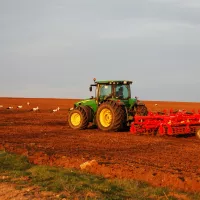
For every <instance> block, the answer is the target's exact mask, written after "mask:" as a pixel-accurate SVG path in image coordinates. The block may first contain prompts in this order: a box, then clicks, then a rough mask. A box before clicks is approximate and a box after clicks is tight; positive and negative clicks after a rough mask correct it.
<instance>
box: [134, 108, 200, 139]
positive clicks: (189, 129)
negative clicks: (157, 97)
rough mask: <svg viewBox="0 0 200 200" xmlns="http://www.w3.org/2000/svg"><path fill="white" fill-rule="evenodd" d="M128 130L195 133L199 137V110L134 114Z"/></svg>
mask: <svg viewBox="0 0 200 200" xmlns="http://www.w3.org/2000/svg"><path fill="white" fill-rule="evenodd" d="M130 131H131V133H133V134H138V133H139V134H153V135H157V134H158V135H183V134H194V133H195V134H196V135H197V137H199V138H200V110H199V111H198V112H197V113H195V112H194V111H193V112H186V111H185V110H179V111H173V110H172V109H171V110H170V111H169V112H167V111H166V110H164V111H163V112H156V113H153V112H149V114H148V115H147V116H135V117H134V121H133V122H132V123H131V127H130Z"/></svg>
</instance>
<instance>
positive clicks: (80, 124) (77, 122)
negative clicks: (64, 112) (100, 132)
mask: <svg viewBox="0 0 200 200" xmlns="http://www.w3.org/2000/svg"><path fill="white" fill-rule="evenodd" d="M68 124H69V126H70V127H71V128H73V129H86V128H87V126H88V124H89V120H88V115H87V112H86V109H84V107H83V106H79V107H77V108H75V109H73V110H72V111H70V112H69V114H68Z"/></svg>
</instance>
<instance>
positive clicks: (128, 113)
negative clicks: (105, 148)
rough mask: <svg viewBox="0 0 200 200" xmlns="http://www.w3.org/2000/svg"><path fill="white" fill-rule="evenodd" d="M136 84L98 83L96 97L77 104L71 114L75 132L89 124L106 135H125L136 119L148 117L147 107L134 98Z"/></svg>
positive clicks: (125, 82)
mask: <svg viewBox="0 0 200 200" xmlns="http://www.w3.org/2000/svg"><path fill="white" fill-rule="evenodd" d="M131 84H132V81H126V80H108V81H96V79H94V84H91V85H90V88H89V89H90V91H92V88H93V87H95V97H93V96H92V97H91V98H90V99H85V100H82V101H79V102H76V103H75V104H74V107H73V108H70V110H69V113H68V123H69V126H70V127H71V128H73V129H86V128H87V127H88V125H89V123H93V124H94V125H97V126H98V128H99V129H100V130H103V131H122V130H123V129H124V128H125V127H127V126H129V125H130V123H131V122H132V121H133V119H134V116H135V115H141V116H145V115H147V114H148V111H147V107H146V106H145V104H144V103H142V102H141V101H139V100H138V99H137V97H135V98H131V89H130V85H131Z"/></svg>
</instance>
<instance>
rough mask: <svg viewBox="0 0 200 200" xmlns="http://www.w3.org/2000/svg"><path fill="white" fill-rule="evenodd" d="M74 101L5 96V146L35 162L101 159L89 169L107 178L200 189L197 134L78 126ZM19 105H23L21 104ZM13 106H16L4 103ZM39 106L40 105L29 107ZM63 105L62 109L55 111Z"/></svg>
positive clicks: (1, 124)
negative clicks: (72, 121)
mask: <svg viewBox="0 0 200 200" xmlns="http://www.w3.org/2000/svg"><path fill="white" fill-rule="evenodd" d="M28 101H29V102H30V105H29V106H28V105H27V104H26V102H28ZM75 101H76V100H69V99H25V98H0V105H4V108H0V119H1V120H0V149H5V150H6V151H9V152H15V153H18V154H23V155H26V156H28V157H29V159H30V161H31V162H32V163H35V164H48V165H55V166H62V167H70V168H77V169H80V164H82V163H83V162H86V161H88V160H93V159H95V160H96V161H97V162H98V163H99V165H97V166H95V167H93V168H91V169H90V171H91V172H92V173H95V174H102V175H103V176H105V177H108V178H114V177H117V178H128V179H137V180H143V181H147V182H149V183H151V184H152V185H155V186H169V187H172V188H176V189H182V190H185V191H200V159H199V155H200V148H199V146H200V140H198V139H197V138H196V137H195V136H190V137H172V136H165V137H158V136H137V135H133V134H131V133H130V132H117V133H114V132H109V133H107V132H102V131H99V130H98V129H95V128H92V127H91V128H90V129H87V130H82V131H75V130H72V129H70V127H69V126H68V125H67V120H66V119H67V112H68V108H70V107H72V105H73V103H74V102H75ZM144 102H145V103H146V105H147V107H148V109H149V110H152V111H155V110H162V109H164V108H166V109H169V108H173V109H186V110H188V111H191V110H192V109H199V108H200V103H183V102H158V101H144ZM155 103H157V104H158V106H155ZM18 105H23V108H22V109H17V108H16V106H18ZM8 106H13V107H14V108H13V109H12V110H7V109H5V108H6V107H8ZM36 106H39V108H40V110H39V111H37V112H33V111H30V110H31V108H32V107H36ZM58 106H59V107H60V108H61V109H60V111H59V112H55V113H53V112H52V110H53V109H55V108H57V107H58Z"/></svg>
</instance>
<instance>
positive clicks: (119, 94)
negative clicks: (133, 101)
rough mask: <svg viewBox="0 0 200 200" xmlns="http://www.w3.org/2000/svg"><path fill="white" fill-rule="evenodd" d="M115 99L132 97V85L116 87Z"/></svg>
mask: <svg viewBox="0 0 200 200" xmlns="http://www.w3.org/2000/svg"><path fill="white" fill-rule="evenodd" d="M115 97H116V98H119V99H128V98H129V97H130V85H115Z"/></svg>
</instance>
